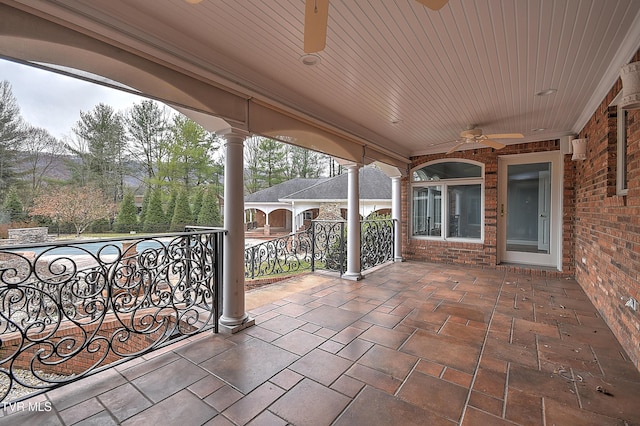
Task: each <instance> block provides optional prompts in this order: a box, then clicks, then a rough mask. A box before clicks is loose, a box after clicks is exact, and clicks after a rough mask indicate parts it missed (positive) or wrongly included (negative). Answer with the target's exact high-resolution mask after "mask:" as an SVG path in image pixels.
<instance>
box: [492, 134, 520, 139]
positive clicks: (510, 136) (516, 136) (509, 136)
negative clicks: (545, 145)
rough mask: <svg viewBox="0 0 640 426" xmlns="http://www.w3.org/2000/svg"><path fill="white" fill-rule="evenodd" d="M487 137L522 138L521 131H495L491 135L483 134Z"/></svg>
mask: <svg viewBox="0 0 640 426" xmlns="http://www.w3.org/2000/svg"><path fill="white" fill-rule="evenodd" d="M485 136H486V137H487V138H489V139H521V138H524V135H523V134H522V133H496V134H493V135H485Z"/></svg>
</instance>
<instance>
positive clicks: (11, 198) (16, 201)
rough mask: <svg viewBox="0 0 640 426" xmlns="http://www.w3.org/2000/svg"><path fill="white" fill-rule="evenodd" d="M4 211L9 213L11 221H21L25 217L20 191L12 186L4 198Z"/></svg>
mask: <svg viewBox="0 0 640 426" xmlns="http://www.w3.org/2000/svg"><path fill="white" fill-rule="evenodd" d="M3 207H4V211H5V212H6V213H7V214H8V215H9V220H10V221H11V222H19V221H22V220H24V219H25V214H24V207H23V205H22V201H20V198H19V197H18V191H16V188H15V187H12V188H11V189H10V190H9V193H8V194H7V198H6V199H5V200H4V206H3Z"/></svg>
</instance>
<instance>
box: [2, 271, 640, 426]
mask: <svg viewBox="0 0 640 426" xmlns="http://www.w3.org/2000/svg"><path fill="white" fill-rule="evenodd" d="M366 275H367V276H366V279H364V280H362V281H350V280H343V279H340V278H337V277H335V276H332V275H327V274H323V273H313V274H306V275H303V276H298V277H295V278H292V279H289V280H287V281H284V282H282V283H279V284H275V285H272V286H268V287H264V288H261V289H258V290H253V291H249V292H248V293H247V295H246V307H247V311H248V312H249V313H250V314H251V316H252V317H254V318H255V320H256V325H255V326H254V327H250V328H247V329H245V330H242V331H240V332H239V333H237V334H233V335H231V334H218V335H212V334H210V333H203V334H200V335H198V336H195V337H192V338H190V339H188V340H186V341H183V342H180V343H177V344H174V345H172V346H169V347H167V348H165V349H162V350H160V351H157V352H154V353H151V354H149V355H146V356H144V357H142V358H140V359H136V360H133V361H130V362H129V363H126V364H122V365H120V366H118V367H116V368H114V369H111V370H107V371H105V372H102V373H99V374H98V375H96V376H93V377H90V378H87V379H83V380H81V381H79V382H76V383H74V384H71V385H69V386H65V387H62V388H59V389H56V390H52V391H50V392H48V393H46V394H44V395H40V396H38V397H36V398H34V399H32V400H30V401H25V402H24V403H23V405H22V406H18V405H8V404H7V405H6V406H5V408H4V411H3V416H2V417H0V425H1V424H52V425H53V424H66V425H72V424H104V425H107V424H118V423H122V424H125V425H130V424H141V425H142V424H144V425H148V424H178V423H180V424H182V425H185V426H186V425H192V424H193V425H201V424H207V425H231V424H236V425H244V424H252V425H263V424H270V425H280V424H281V425H286V424H294V425H312V424H318V425H328V424H345V425H359V424H402V425H410V424H419V425H424V424H464V425H475V424H482V425H486V424H491V425H495V424H547V425H552V424H557V425H572V424H580V425H590V424H593V425H604V424H639V423H640V405H639V404H638V395H640V372H638V370H637V369H636V368H635V366H634V364H633V363H632V362H631V361H630V360H629V359H628V357H627V356H626V355H625V353H624V351H623V349H622V348H621V346H620V345H619V343H618V342H617V340H616V339H615V337H614V335H613V334H612V333H611V331H610V330H609V328H607V325H606V324H605V322H604V321H603V319H602V318H601V317H600V315H599V314H598V312H597V311H596V309H595V308H594V307H593V305H592V304H591V302H590V301H589V299H588V298H587V296H586V295H585V293H584V292H583V291H582V290H581V288H580V286H579V285H578V284H577V283H576V282H575V280H573V279H572V278H550V277H546V278H545V277H539V276H531V275H524V274H513V273H510V272H508V271H503V270H495V269H491V270H485V269H480V268H469V267H463V266H451V265H441V264H433V263H427V262H396V263H391V264H386V265H384V266H381V267H378V268H376V269H373V270H371V271H369V272H367V274H366ZM26 407H31V408H32V410H29V409H27V408H26ZM35 408H39V409H40V411H36V410H34V409H35Z"/></svg>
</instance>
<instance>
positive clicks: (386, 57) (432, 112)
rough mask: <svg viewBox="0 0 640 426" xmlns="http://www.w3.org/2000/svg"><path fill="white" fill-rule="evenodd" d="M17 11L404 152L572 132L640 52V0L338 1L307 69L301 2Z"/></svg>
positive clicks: (216, 1) (120, 1)
mask: <svg viewBox="0 0 640 426" xmlns="http://www.w3.org/2000/svg"><path fill="white" fill-rule="evenodd" d="M18 3H22V4H23V5H26V6H29V7H32V8H35V9H40V10H44V11H46V12H47V13H48V14H50V15H53V16H56V17H59V18H61V19H62V20H63V21H66V22H69V23H72V24H74V25H78V26H80V27H84V28H87V29H90V30H91V31H93V32H95V33H98V34H100V35H102V36H103V37H106V38H111V39H117V40H118V42H119V43H124V44H126V45H130V46H132V47H135V48H136V49H138V50H141V51H144V52H147V53H149V54H152V55H156V56H158V55H159V54H161V55H162V56H163V57H164V58H165V59H166V58H171V57H175V58H177V60H179V61H182V62H184V63H190V64H192V65H197V67H198V68H200V69H201V70H202V71H203V73H205V72H206V73H207V74H210V73H213V74H216V75H217V76H219V78H220V81H223V82H225V83H228V84H229V85H231V86H232V87H234V88H235V89H236V90H239V91H241V92H245V93H246V94H252V93H253V94H260V95H261V96H262V97H266V98H269V99H272V100H273V101H276V102H278V103H280V104H282V105H285V106H287V107H289V108H291V109H294V110H297V111H300V112H303V113H305V114H307V115H310V116H312V117H314V118H317V119H319V120H322V121H325V122H327V123H330V124H331V125H333V126H336V127H338V128H340V129H343V130H346V131H348V132H351V133H353V134H354V135H356V136H359V137H361V138H364V139H366V140H369V141H371V142H373V143H374V144H377V145H380V146H383V147H385V148H387V149H390V150H392V151H393V152H396V153H398V154H400V155H402V156H405V157H409V156H415V155H421V154H427V153H435V152H445V151H447V150H448V149H449V148H450V147H451V146H453V144H454V141H455V140H456V139H457V138H458V136H459V133H460V131H461V130H464V129H466V128H467V126H468V125H470V124H476V125H478V127H481V128H482V129H483V130H484V133H485V134H488V133H516V132H519V133H523V134H524V135H525V141H535V140H547V139H556V138H559V137H561V136H564V135H567V134H571V133H577V132H578V131H580V130H581V128H582V127H583V126H584V124H585V123H586V121H587V120H588V118H589V117H590V116H591V115H592V114H593V112H594V111H595V109H596V107H597V105H598V104H599V103H600V102H601V101H602V99H603V97H604V95H605V94H606V92H607V91H608V90H609V89H610V88H611V86H612V84H613V83H614V82H615V81H616V79H617V78H618V73H619V70H620V67H621V66H623V65H625V64H626V63H627V62H628V61H629V60H630V58H631V56H632V55H633V54H634V53H635V51H636V50H637V49H638V47H640V1H637V0H477V1H471V0H449V2H448V4H447V5H446V6H445V7H444V8H442V9H441V10H440V11H438V12H434V11H431V10H429V9H427V8H425V7H423V6H421V5H420V4H419V3H418V2H416V1H415V0H368V1H364V0H331V1H330V7H329V23H328V30H327V44H326V48H325V50H324V51H322V52H320V53H318V54H317V55H318V56H319V57H320V63H319V64H318V65H315V66H306V65H303V64H302V62H301V57H302V55H303V50H302V46H303V22H304V1H303V0H203V1H202V2H201V3H199V4H195V5H192V4H188V3H187V2H186V1H184V0H135V1H132V0H128V1H126V0H91V1H80V0H52V1H47V2H44V1H39V0H21V1H19V2H18ZM203 75H204V74H203ZM549 88H552V89H556V90H557V92H556V93H555V94H552V95H550V96H544V97H543V96H536V95H535V93H536V92H539V91H541V90H545V89H549ZM541 128H542V129H546V130H541V131H534V129H541ZM505 142H506V143H519V142H522V140H506V141H505Z"/></svg>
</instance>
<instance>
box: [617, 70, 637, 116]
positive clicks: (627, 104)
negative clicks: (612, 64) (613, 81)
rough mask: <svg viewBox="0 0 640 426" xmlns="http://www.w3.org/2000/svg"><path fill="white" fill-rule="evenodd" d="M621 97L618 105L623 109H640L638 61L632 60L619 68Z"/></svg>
mask: <svg viewBox="0 0 640 426" xmlns="http://www.w3.org/2000/svg"><path fill="white" fill-rule="evenodd" d="M620 79H621V80H622V99H620V102H619V103H618V105H620V106H621V107H622V108H624V109H640V62H632V63H630V64H629V65H625V66H624V67H622V69H621V70H620Z"/></svg>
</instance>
